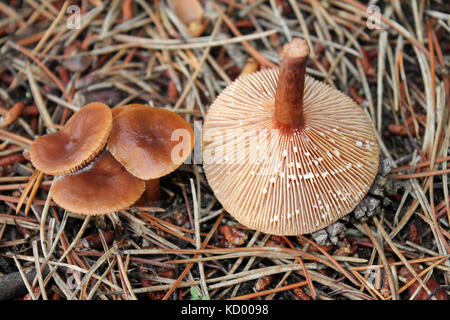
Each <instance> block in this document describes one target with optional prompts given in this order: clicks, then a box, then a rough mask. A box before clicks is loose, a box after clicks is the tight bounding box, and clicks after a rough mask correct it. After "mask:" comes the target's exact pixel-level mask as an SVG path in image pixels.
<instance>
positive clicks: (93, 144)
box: [30, 102, 112, 175]
mask: <svg viewBox="0 0 450 320" xmlns="http://www.w3.org/2000/svg"><path fill="white" fill-rule="evenodd" d="M111 127H112V114H111V109H110V108H109V107H108V106H107V105H105V104H103V103H98V102H93V103H90V104H88V105H86V106H84V107H83V108H81V109H80V110H79V111H78V112H76V113H75V114H74V115H73V116H72V117H71V118H70V119H69V121H67V123H66V124H65V125H64V127H63V128H62V129H61V130H60V131H59V132H55V133H50V134H46V135H43V136H41V137H39V138H37V139H36V140H35V141H34V142H33V144H32V145H31V147H30V158H31V162H32V163H33V166H34V167H35V168H36V169H38V170H40V171H43V172H44V173H47V174H52V175H61V174H67V173H70V172H74V171H76V170H78V169H79V168H81V167H82V166H84V165H85V164H87V163H89V162H90V161H91V160H92V159H93V158H94V157H95V156H96V155H97V154H98V153H99V152H100V150H102V149H103V147H104V146H105V144H106V141H107V140H108V136H109V134H110V132H111Z"/></svg>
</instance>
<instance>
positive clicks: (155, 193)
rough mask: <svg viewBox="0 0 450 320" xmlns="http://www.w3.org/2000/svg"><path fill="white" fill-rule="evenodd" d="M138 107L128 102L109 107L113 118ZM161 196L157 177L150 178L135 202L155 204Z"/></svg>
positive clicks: (138, 204)
mask: <svg viewBox="0 0 450 320" xmlns="http://www.w3.org/2000/svg"><path fill="white" fill-rule="evenodd" d="M136 106H137V107H139V106H142V105H141V104H128V105H124V106H120V107H114V108H113V109H111V111H112V115H113V119H114V118H115V117H116V116H117V115H118V114H119V113H121V112H122V111H124V110H125V109H126V110H129V109H131V108H133V107H136ZM160 197H161V189H160V183H159V178H156V179H150V180H146V181H145V191H144V193H143V194H142V196H141V198H140V199H139V200H138V201H137V202H136V203H135V205H137V206H145V205H147V204H149V205H153V204H155V203H156V202H157V201H158V200H159V198H160Z"/></svg>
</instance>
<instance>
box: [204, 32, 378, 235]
mask: <svg viewBox="0 0 450 320" xmlns="http://www.w3.org/2000/svg"><path fill="white" fill-rule="evenodd" d="M308 55H309V47H308V45H307V44H306V42H305V41H304V40H302V39H294V40H293V41H292V42H290V43H288V44H286V45H285V46H284V47H283V49H282V58H281V63H280V68H279V69H277V68H275V69H265V70H262V71H259V72H256V73H251V74H247V75H244V76H241V77H239V78H238V79H237V80H236V81H234V82H233V83H231V84H230V85H229V86H228V87H227V88H226V89H225V90H224V91H223V92H222V93H221V94H220V95H219V96H218V97H217V99H216V100H215V101H214V103H213V104H212V105H211V107H210V108H209V111H208V113H207V116H206V118H205V122H204V127H203V164H204V170H205V174H206V177H207V179H208V182H209V184H210V186H211V188H212V190H213V191H214V194H215V196H216V198H217V199H218V200H219V201H220V202H221V204H222V205H223V207H224V208H225V210H226V211H228V212H229V213H230V214H231V215H233V216H234V217H235V218H236V219H237V220H238V221H239V222H240V223H242V224H243V225H245V226H247V227H249V228H252V229H257V230H260V231H262V232H265V233H269V234H276V235H298V234H304V233H311V232H313V231H316V230H319V229H322V228H325V227H327V226H328V225H330V224H332V223H333V222H335V221H336V220H338V219H339V218H341V217H343V216H345V215H347V214H348V213H349V212H351V211H352V210H353V209H354V208H355V206H356V205H357V204H358V203H359V202H360V201H361V199H362V198H363V197H364V195H365V194H366V193H367V191H368V190H369V188H370V185H371V184H372V182H373V180H374V178H375V176H376V173H377V171H378V163H379V150H378V145H377V140H376V133H375V130H374V127H373V124H372V122H371V120H370V118H369V117H368V116H367V114H366V113H365V111H364V110H363V109H362V108H361V107H360V106H359V105H358V104H357V103H355V101H353V100H352V99H350V98H349V97H347V96H346V95H345V94H343V93H342V92H340V91H338V90H337V89H334V88H332V87H330V86H328V85H326V84H324V83H321V82H318V81H316V80H314V79H313V78H311V77H309V76H307V75H306V74H305V73H306V63H307V58H308Z"/></svg>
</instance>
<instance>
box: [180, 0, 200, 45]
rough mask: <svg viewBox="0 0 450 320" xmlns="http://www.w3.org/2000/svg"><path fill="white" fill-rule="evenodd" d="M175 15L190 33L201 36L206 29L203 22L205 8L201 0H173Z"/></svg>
mask: <svg viewBox="0 0 450 320" xmlns="http://www.w3.org/2000/svg"><path fill="white" fill-rule="evenodd" d="M172 4H173V7H174V9H175V14H176V15H177V17H178V18H179V19H180V20H181V22H182V23H183V24H184V25H185V26H186V27H187V29H188V31H189V33H190V34H191V35H192V36H194V37H198V36H200V35H201V34H202V33H203V31H204V30H205V28H206V25H207V23H204V22H203V7H202V5H201V3H200V1H199V0H172Z"/></svg>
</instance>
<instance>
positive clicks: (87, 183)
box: [50, 151, 145, 215]
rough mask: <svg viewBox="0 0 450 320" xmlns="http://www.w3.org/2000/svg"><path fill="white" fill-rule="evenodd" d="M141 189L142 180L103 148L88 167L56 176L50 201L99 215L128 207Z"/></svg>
mask: <svg viewBox="0 0 450 320" xmlns="http://www.w3.org/2000/svg"><path fill="white" fill-rule="evenodd" d="M144 190H145V181H143V180H140V179H138V178H136V177H135V176H133V175H132V174H130V173H129V172H128V171H127V170H126V169H125V168H124V167H122V166H121V165H120V163H119V162H117V161H116V160H115V159H114V157H112V156H111V154H110V153H109V152H108V151H103V152H102V153H100V154H99V155H98V157H97V158H95V159H94V161H92V163H90V164H89V165H88V166H87V167H85V168H83V169H81V170H80V171H77V172H75V173H72V174H69V175H65V176H61V177H58V178H56V180H55V182H54V183H53V186H52V188H51V191H50V192H51V195H52V198H53V200H54V201H55V202H56V203H57V204H58V205H59V206H61V207H63V208H64V209H66V210H68V211H70V212H73V213H79V214H84V215H99V214H106V213H111V212H115V211H118V210H122V209H126V208H128V207H129V206H131V205H132V204H133V203H135V202H136V201H137V200H138V199H139V197H140V196H141V195H142V193H143V192H144Z"/></svg>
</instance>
